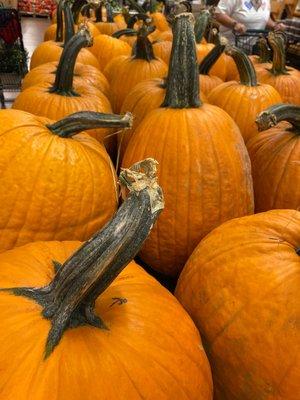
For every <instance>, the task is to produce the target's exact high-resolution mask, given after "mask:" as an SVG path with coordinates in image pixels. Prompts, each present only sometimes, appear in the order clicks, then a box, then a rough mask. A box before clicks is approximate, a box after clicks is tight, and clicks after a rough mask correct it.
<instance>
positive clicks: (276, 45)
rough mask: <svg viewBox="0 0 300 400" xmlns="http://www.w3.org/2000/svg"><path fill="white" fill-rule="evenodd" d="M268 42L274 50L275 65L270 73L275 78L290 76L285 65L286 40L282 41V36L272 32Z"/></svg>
mask: <svg viewBox="0 0 300 400" xmlns="http://www.w3.org/2000/svg"><path fill="white" fill-rule="evenodd" d="M268 42H269V44H270V46H271V48H272V50H273V65H272V68H271V69H270V72H271V73H272V74H273V75H275V76H277V75H288V74H289V73H288V69H287V68H286V65H285V49H284V40H282V37H281V35H278V34H276V33H275V32H270V33H269V34H268Z"/></svg>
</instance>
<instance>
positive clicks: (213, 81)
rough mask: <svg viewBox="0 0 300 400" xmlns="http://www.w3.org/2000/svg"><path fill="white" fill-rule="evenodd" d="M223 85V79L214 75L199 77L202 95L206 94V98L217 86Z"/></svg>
mask: <svg viewBox="0 0 300 400" xmlns="http://www.w3.org/2000/svg"><path fill="white" fill-rule="evenodd" d="M222 83H223V81H222V79H221V78H219V77H218V76H213V75H199V88H200V93H204V94H205V96H208V94H209V93H210V92H211V91H212V90H213V89H214V88H215V87H217V86H219V85H221V84H222Z"/></svg>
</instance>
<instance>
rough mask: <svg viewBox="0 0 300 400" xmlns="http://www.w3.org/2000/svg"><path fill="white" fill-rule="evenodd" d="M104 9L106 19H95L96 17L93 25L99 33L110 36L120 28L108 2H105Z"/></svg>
mask: <svg viewBox="0 0 300 400" xmlns="http://www.w3.org/2000/svg"><path fill="white" fill-rule="evenodd" d="M100 7H101V5H100ZM105 9H106V21H97V19H96V22H95V26H96V28H97V29H98V31H99V32H100V33H101V34H103V35H108V36H111V35H112V34H113V33H114V32H116V31H118V30H119V29H120V28H119V26H120V25H119V24H118V23H117V22H115V21H114V18H113V11H112V6H111V4H110V3H109V2H106V4H105ZM97 15H98V14H97Z"/></svg>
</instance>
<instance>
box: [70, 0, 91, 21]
mask: <svg viewBox="0 0 300 400" xmlns="http://www.w3.org/2000/svg"><path fill="white" fill-rule="evenodd" d="M86 4H88V2H87V0H75V1H74V3H73V4H72V8H71V10H72V15H73V21H74V22H75V24H77V23H78V20H79V15H80V12H81V9H82V7H83V6H85V5H86Z"/></svg>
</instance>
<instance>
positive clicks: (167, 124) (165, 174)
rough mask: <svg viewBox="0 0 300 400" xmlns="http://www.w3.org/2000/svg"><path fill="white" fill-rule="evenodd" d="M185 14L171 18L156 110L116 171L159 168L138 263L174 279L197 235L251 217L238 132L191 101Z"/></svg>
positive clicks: (195, 96) (194, 74) (193, 79)
mask: <svg viewBox="0 0 300 400" xmlns="http://www.w3.org/2000/svg"><path fill="white" fill-rule="evenodd" d="M191 20H192V15H191V14H180V15H178V16H176V18H175V22H174V27H173V34H174V44H173V50H172V55H171V60H170V68H169V75H168V78H167V89H166V95H165V99H164V101H163V104H162V107H161V108H158V109H155V110H153V111H151V112H150V113H149V114H147V115H146V117H145V118H144V119H143V120H142V122H141V123H140V124H139V125H138V127H137V129H136V130H135V131H134V134H133V136H132V138H131V140H130V142H129V144H128V147H127V149H126V151H125V155H124V158H123V166H125V167H126V166H128V165H131V164H132V163H133V162H135V161H138V160H140V159H143V158H145V157H153V158H155V159H157V161H158V162H159V163H160V165H161V168H160V169H159V172H158V176H159V182H160V184H161V185H162V186H163V188H164V196H165V202H166V207H165V210H164V212H163V213H162V215H161V216H160V218H159V220H158V223H157V225H156V226H155V228H154V230H153V231H152V233H151V234H150V236H149V238H148V240H147V241H146V243H145V245H144V247H143V249H142V250H141V252H140V256H141V258H142V259H143V260H144V261H145V262H146V263H147V264H148V265H150V266H151V267H152V268H154V269H157V270H159V271H161V272H164V273H166V274H170V275H173V276H176V275H178V274H179V273H180V271H181V269H182V267H183V265H184V264H185V262H186V260H187V259H188V257H189V255H190V254H191V252H192V251H193V249H194V248H195V246H196V245H197V244H198V243H199V241H200V240H201V238H202V237H204V236H205V235H206V234H207V233H208V232H210V231H211V230H212V229H213V228H214V227H216V226H218V225H219V224H221V223H222V222H224V221H226V220H227V219H231V218H234V217H235V216H239V215H245V214H248V213H251V212H253V193H252V178H251V172H250V160H249V158H248V154H247V150H246V148H245V145H244V143H243V140H242V137H241V135H240V132H239V129H238V127H237V126H236V124H235V123H234V121H233V120H232V119H231V117H229V115H228V114H226V113H225V112H224V111H223V110H221V109H219V108H218V107H215V106H211V105H209V104H201V102H200V101H199V78H198V68H197V63H196V49H195V39H194V33H193V26H192V23H191Z"/></svg>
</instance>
